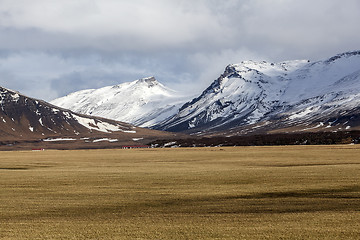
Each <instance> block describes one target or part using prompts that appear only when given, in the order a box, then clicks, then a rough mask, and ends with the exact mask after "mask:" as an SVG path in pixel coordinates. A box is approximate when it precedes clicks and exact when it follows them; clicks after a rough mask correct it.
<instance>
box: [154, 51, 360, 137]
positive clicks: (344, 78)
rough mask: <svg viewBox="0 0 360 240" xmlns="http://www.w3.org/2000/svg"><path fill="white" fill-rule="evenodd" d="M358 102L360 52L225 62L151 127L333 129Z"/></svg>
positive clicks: (193, 130)
mask: <svg viewBox="0 0 360 240" xmlns="http://www.w3.org/2000/svg"><path fill="white" fill-rule="evenodd" d="M359 100H360V51H354V52H347V53H343V54H339V55H336V56H334V57H332V58H329V59H326V60H324V61H318V62H314V63H309V62H308V61H289V62H282V63H267V62H253V61H246V62H242V63H240V64H232V65H229V66H227V67H226V69H225V72H224V73H223V74H222V75H221V76H220V77H219V78H218V79H217V80H215V81H214V82H213V83H212V85H211V86H210V87H209V88H207V89H206V90H205V91H204V92H203V93H202V94H201V95H200V96H199V97H198V98H195V99H193V100H192V101H191V102H188V103H186V104H185V105H184V106H182V107H181V108H180V111H179V112H178V113H177V114H176V115H174V116H173V117H171V118H170V119H167V120H166V121H164V122H162V123H160V124H158V125H157V126H155V128H156V129H161V130H168V131H185V132H188V133H198V134H211V133H213V132H219V131H223V130H226V134H229V132H233V134H246V133H254V132H257V133H261V132H263V133H264V132H269V131H273V130H276V129H283V130H281V131H288V130H289V131H307V130H312V129H315V128H319V129H323V130H324V129H325V127H327V129H326V130H328V131H330V130H333V131H335V128H333V127H332V124H333V123H332V122H334V123H335V122H336V121H338V119H339V118H341V117H343V118H344V119H347V118H348V117H347V116H349V118H352V119H356V118H357V117H356V116H357V115H356V114H358V113H357V109H358V106H359V105H360V104H359ZM355 115H356V116H355ZM331 121H332V122H331ZM344 122H346V121H344ZM357 124H358V123H357V121H353V124H352V125H351V124H350V125H347V126H345V129H346V128H347V129H351V128H356V127H357V126H358V125H357ZM359 126H360V125H359ZM322 127H324V128H322ZM339 128H340V127H338V128H337V130H341V129H342V128H341V129H339ZM229 129H230V130H229ZM231 129H232V130H231Z"/></svg>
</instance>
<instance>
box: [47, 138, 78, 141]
mask: <svg viewBox="0 0 360 240" xmlns="http://www.w3.org/2000/svg"><path fill="white" fill-rule="evenodd" d="M76 140H77V139H74V138H47V139H43V141H44V142H58V141H76Z"/></svg>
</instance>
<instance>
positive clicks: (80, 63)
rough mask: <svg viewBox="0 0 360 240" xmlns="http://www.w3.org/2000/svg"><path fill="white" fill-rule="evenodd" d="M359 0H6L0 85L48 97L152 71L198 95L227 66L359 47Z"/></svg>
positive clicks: (1, 16) (0, 15) (2, 0)
mask: <svg viewBox="0 0 360 240" xmlns="http://www.w3.org/2000/svg"><path fill="white" fill-rule="evenodd" d="M358 22H360V2H359V1H357V0H347V1H343V0H302V1H297V0H286V1H285V0H266V1H264V0H228V1H220V0H197V1H186V0H179V1H168V0H154V1H147V0H133V1H116V0H101V1H100V0H78V1H72V0H63V1H47V0H33V1H31V4H29V3H28V1H26V0H17V1H13V0H0V74H1V75H0V85H1V86H5V87H9V88H13V89H16V90H20V91H22V92H24V93H25V94H27V95H30V96H34V97H38V98H43V99H45V100H51V99H52V98H56V97H59V96H62V95H65V94H67V93H70V92H72V91H75V90H80V89H85V88H96V87H102V86H106V85H112V84H119V83H121V82H125V81H132V80H135V79H138V78H141V77H147V76H152V75H155V77H157V78H158V80H159V81H161V82H163V83H164V84H166V85H168V86H170V87H174V88H177V89H179V90H182V89H186V90H187V91H188V89H189V87H188V85H189V84H191V85H192V87H191V89H192V91H193V92H199V91H201V90H202V89H203V88H204V87H206V86H207V85H208V84H210V82H211V81H212V80H213V79H215V78H217V77H218V75H219V74H220V73H221V72H222V71H223V69H224V68H225V66H226V65H227V64H229V63H234V62H240V61H242V60H247V59H255V60H269V61H282V60H291V59H311V60H318V59H321V58H324V57H330V56H331V55H333V54H336V53H340V52H344V51H348V50H355V49H359V42H360V32H359V31H358V27H357V24H358Z"/></svg>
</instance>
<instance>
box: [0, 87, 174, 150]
mask: <svg viewBox="0 0 360 240" xmlns="http://www.w3.org/2000/svg"><path fill="white" fill-rule="evenodd" d="M172 136H174V134H170V135H169V133H165V132H160V131H155V130H150V129H144V128H139V127H135V126H133V125H130V124H127V123H123V122H119V121H114V120H108V119H105V118H99V117H91V116H87V115H82V114H76V113H74V112H72V111H69V110H66V109H63V108H59V107H56V106H54V105H52V104H49V103H46V102H44V101H41V100H37V99H33V98H29V97H27V96H24V95H22V94H20V93H18V92H15V91H12V90H9V89H6V88H3V87H0V149H2V150H4V149H8V148H11V149H14V148H31V147H34V146H47V147H49V146H50V147H55V148H94V147H104V146H106V147H109V146H110V147H120V146H123V145H141V144H145V143H147V142H150V141H152V140H155V139H157V138H164V137H166V138H167V137H170V138H171V137H172ZM54 144H55V145H54ZM106 144H107V145H106Z"/></svg>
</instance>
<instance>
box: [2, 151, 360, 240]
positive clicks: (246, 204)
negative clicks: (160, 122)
mask: <svg viewBox="0 0 360 240" xmlns="http://www.w3.org/2000/svg"><path fill="white" fill-rule="evenodd" d="M0 186H1V188H0V239H358V238H359V236H360V147H359V146H357V145H341V146H277V147H229V148H186V149H136V150H135V149H133V150H78V151H44V152H25V151H24V152H0Z"/></svg>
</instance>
